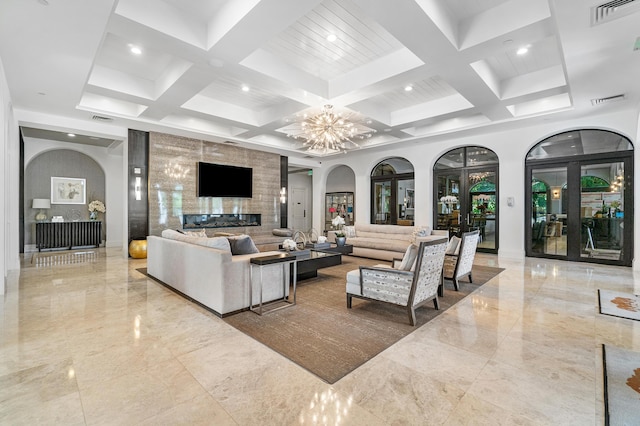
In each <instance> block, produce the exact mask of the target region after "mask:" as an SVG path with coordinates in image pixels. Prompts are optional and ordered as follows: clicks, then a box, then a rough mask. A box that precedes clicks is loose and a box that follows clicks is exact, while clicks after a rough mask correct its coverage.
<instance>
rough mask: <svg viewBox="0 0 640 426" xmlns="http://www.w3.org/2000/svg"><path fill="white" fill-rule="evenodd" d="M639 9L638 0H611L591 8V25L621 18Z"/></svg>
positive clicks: (639, 3) (639, 2)
mask: <svg viewBox="0 0 640 426" xmlns="http://www.w3.org/2000/svg"><path fill="white" fill-rule="evenodd" d="M638 10H640V1H638V0H612V1H608V2H606V3H603V4H601V5H599V6H594V7H592V8H591V25H592V26H593V25H598V24H602V23H604V22H609V21H611V20H614V19H617V18H621V17H623V16H626V15H629V14H631V13H634V12H637V11H638Z"/></svg>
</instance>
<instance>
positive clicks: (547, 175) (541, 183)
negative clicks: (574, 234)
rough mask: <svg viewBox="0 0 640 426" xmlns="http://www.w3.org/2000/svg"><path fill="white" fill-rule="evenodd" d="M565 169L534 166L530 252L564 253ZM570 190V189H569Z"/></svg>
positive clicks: (565, 244) (565, 240)
mask: <svg viewBox="0 0 640 426" xmlns="http://www.w3.org/2000/svg"><path fill="white" fill-rule="evenodd" d="M566 185H567V168H566V167H555V168H546V169H542V168H540V169H534V170H533V171H532V175H531V198H532V199H531V204H532V208H531V216H532V217H531V251H532V253H535V254H542V255H553V256H566V255H567V211H566V205H567V203H566V201H565V202H563V200H562V198H563V196H567V195H566V194H568V192H569V191H563V190H562V189H563V187H566ZM568 189H569V190H570V188H568Z"/></svg>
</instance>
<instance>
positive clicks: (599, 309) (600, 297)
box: [598, 289, 640, 321]
mask: <svg viewBox="0 0 640 426" xmlns="http://www.w3.org/2000/svg"><path fill="white" fill-rule="evenodd" d="M603 291H604V292H608V293H613V294H617V295H620V296H633V297H635V298H636V299H637V300H638V302H640V297H638V295H636V294H633V293H623V292H616V291H612V290H602V289H598V312H599V313H600V314H601V315H608V316H610V317H616V318H624V319H628V320H632V321H640V312H639V313H638V318H633V317H630V316H628V315H622V313H623V312H624V310H623V309H620V308H618V309H617V310H619V311H621V312H620V313H621V314H620V315H616V314H614V313H610V312H605V311H603V306H602V293H601V292H603ZM606 309H607V308H606V307H605V310H606Z"/></svg>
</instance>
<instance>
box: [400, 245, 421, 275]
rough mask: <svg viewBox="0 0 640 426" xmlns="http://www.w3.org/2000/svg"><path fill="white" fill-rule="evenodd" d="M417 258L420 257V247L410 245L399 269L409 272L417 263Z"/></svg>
mask: <svg viewBox="0 0 640 426" xmlns="http://www.w3.org/2000/svg"><path fill="white" fill-rule="evenodd" d="M416 257H418V247H416V246H415V245H413V244H409V247H407V251H405V252H404V256H403V257H402V263H400V266H398V269H399V270H401V271H409V270H410V269H411V267H412V266H413V264H414V263H415V261H416Z"/></svg>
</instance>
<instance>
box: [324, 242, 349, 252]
mask: <svg viewBox="0 0 640 426" xmlns="http://www.w3.org/2000/svg"><path fill="white" fill-rule="evenodd" d="M321 250H322V251H326V252H331V253H340V254H351V253H353V245H352V244H345V245H343V246H338V245H336V244H335V243H334V244H331V247H328V248H323V249H321Z"/></svg>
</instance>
